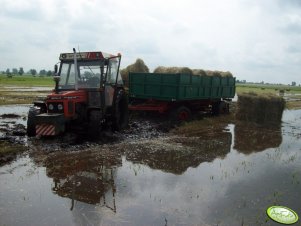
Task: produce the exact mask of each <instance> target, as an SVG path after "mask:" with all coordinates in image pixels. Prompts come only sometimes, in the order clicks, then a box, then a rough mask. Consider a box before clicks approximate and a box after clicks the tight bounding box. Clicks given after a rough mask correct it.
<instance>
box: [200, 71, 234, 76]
mask: <svg viewBox="0 0 301 226" xmlns="http://www.w3.org/2000/svg"><path fill="white" fill-rule="evenodd" d="M205 72H206V75H207V76H218V77H233V75H232V73H231V72H230V71H210V70H207V71H205Z"/></svg>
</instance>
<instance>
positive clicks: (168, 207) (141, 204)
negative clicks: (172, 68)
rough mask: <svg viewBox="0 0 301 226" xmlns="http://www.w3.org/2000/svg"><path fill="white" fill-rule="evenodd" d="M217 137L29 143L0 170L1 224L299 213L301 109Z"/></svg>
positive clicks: (191, 221)
mask: <svg viewBox="0 0 301 226" xmlns="http://www.w3.org/2000/svg"><path fill="white" fill-rule="evenodd" d="M247 126H248V128H246V127H247ZM217 136H218V138H216V137H213V138H208V137H206V138H202V137H193V138H191V137H190V138H189V139H188V138H187V139H185V138H181V137H180V138H179V137H168V136H165V137H157V138H156V137H154V138H151V139H129V140H123V141H121V142H120V143H114V144H104V145H98V144H97V145H93V146H92V147H85V148H84V147H83V146H81V147H78V146H74V150H72V147H71V148H70V147H69V149H71V150H69V149H68V152H66V151H58V152H47V153H45V152H46V151H45V150H48V149H45V148H44V146H45V142H44V141H37V142H33V143H31V147H32V149H33V151H32V153H29V155H28V156H23V157H21V158H19V159H18V160H17V161H15V162H13V163H12V164H10V165H6V166H3V167H1V168H0V180H1V184H0V219H1V224H2V225H54V224H55V225H277V224H276V223H274V222H272V221H270V220H268V218H267V217H266V214H265V211H266V209H267V207H269V206H271V205H284V206H288V207H290V208H292V209H294V210H295V211H296V212H297V213H298V214H299V216H300V215H301V201H300V200H301V192H300V191H301V154H300V152H301V139H300V138H301V110H295V111H285V112H284V115H283V123H282V125H281V126H279V127H278V128H273V129H271V128H258V127H252V126H250V125H243V124H237V125H234V124H230V125H228V126H227V127H226V128H224V130H223V131H219V132H218V133H217ZM188 141H189V142H188ZM48 142H50V141H48ZM78 149H81V150H78ZM297 225H298V224H297ZM299 225H300V222H299Z"/></svg>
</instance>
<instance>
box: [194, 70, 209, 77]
mask: <svg viewBox="0 0 301 226" xmlns="http://www.w3.org/2000/svg"><path fill="white" fill-rule="evenodd" d="M192 74H193V75H199V76H206V72H205V71H204V70H203V69H193V70H192Z"/></svg>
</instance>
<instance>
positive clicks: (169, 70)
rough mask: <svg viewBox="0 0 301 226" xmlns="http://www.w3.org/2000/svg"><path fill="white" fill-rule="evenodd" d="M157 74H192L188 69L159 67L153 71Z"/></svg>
mask: <svg viewBox="0 0 301 226" xmlns="http://www.w3.org/2000/svg"><path fill="white" fill-rule="evenodd" d="M154 73H157V74H178V73H180V74H192V70H191V69H190V68H188V67H163V66H159V67H157V68H156V69H155V70H154Z"/></svg>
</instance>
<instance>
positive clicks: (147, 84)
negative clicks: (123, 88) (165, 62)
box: [129, 73, 235, 120]
mask: <svg viewBox="0 0 301 226" xmlns="http://www.w3.org/2000/svg"><path fill="white" fill-rule="evenodd" d="M234 95H235V78H234V77H221V76H197V75H191V74H158V73H129V97H130V103H131V104H130V106H129V108H130V110H135V111H136V110H142V111H159V112H161V113H165V112H171V113H173V114H175V116H176V117H177V118H178V119H180V120H182V119H186V118H187V117H190V115H191V112H192V111H196V110H201V109H205V108H208V107H209V108H210V109H211V111H212V114H219V113H222V112H227V111H228V110H229V105H228V103H227V101H230V100H231V98H233V97H234Z"/></svg>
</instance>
